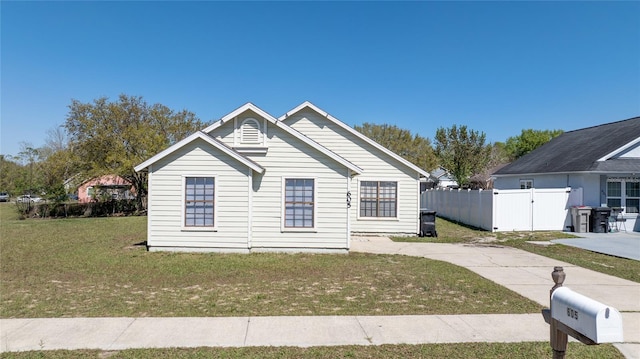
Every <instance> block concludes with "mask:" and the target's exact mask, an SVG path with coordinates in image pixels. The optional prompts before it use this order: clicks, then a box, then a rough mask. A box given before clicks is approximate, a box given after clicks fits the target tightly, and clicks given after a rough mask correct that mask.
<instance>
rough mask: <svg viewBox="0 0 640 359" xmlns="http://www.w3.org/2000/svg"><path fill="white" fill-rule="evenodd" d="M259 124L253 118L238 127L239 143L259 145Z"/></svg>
mask: <svg viewBox="0 0 640 359" xmlns="http://www.w3.org/2000/svg"><path fill="white" fill-rule="evenodd" d="M260 135H261V131H260V123H258V120H256V119H254V118H247V119H245V120H244V121H242V125H240V143H242V144H260V143H262V141H261V136H260Z"/></svg>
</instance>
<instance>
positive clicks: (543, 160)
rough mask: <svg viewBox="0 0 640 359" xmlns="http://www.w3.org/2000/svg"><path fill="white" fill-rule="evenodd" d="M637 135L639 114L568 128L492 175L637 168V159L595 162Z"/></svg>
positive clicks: (613, 170)
mask: <svg viewBox="0 0 640 359" xmlns="http://www.w3.org/2000/svg"><path fill="white" fill-rule="evenodd" d="M637 138H640V117H634V118H630V119H628V120H624V121H618V122H611V123H606V124H603V125H599V126H594V127H588V128H583V129H579V130H575V131H568V132H565V133H563V134H561V135H560V136H558V137H556V138H554V139H552V140H551V141H549V142H548V143H546V144H544V145H543V146H540V147H539V148H537V149H535V150H533V151H531V152H530V153H528V154H526V155H524V156H522V157H520V158H519V159H517V160H515V161H514V162H512V163H510V164H509V165H507V166H505V167H503V168H501V169H500V170H498V171H496V172H495V173H494V175H498V176H499V175H510V174H534V173H558V172H560V173H564V172H584V171H598V172H626V171H628V172H634V171H635V172H640V159H611V160H607V161H601V162H598V159H600V158H602V157H604V156H606V155H608V154H610V153H611V152H613V151H615V150H617V149H619V148H620V147H622V146H624V145H626V144H628V143H629V142H631V141H633V140H636V139H637Z"/></svg>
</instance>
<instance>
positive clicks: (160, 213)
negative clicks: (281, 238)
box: [147, 140, 251, 250]
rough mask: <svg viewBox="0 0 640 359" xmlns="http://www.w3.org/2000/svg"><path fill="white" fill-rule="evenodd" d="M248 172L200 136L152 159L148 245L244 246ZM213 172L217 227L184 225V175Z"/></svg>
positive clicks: (247, 231) (245, 244)
mask: <svg viewBox="0 0 640 359" xmlns="http://www.w3.org/2000/svg"><path fill="white" fill-rule="evenodd" d="M250 171H251V170H250V169H249V168H247V167H246V165H244V164H242V163H240V162H239V161H237V160H236V159H234V158H232V157H231V156H228V155H226V154H224V153H222V152H221V151H219V150H217V149H215V148H212V146H210V145H209V144H208V143H206V142H204V141H202V140H196V141H194V142H192V143H190V144H188V145H186V146H184V147H183V148H181V149H179V150H178V151H176V152H175V153H173V154H171V155H169V156H167V157H166V158H164V159H162V160H160V161H158V162H157V163H154V164H153V166H152V167H151V168H150V174H149V197H150V202H149V206H148V210H149V216H148V218H147V220H148V221H149V225H148V240H147V244H148V245H149V247H150V248H151V249H154V247H157V248H159V249H161V248H163V247H169V248H175V247H180V248H196V249H197V248H228V249H229V248H230V249H244V250H246V249H247V247H248V238H249V230H248V215H249V213H250V212H249V211H250V209H249V199H248V198H249V192H248V190H249V188H250V186H251V183H250V181H249V178H250ZM212 173H215V211H216V214H215V217H214V218H215V219H214V224H215V231H213V230H212V228H207V227H203V228H198V227H185V226H184V220H185V216H184V211H185V203H184V202H185V176H192V177H198V176H199V177H214V176H213V175H212Z"/></svg>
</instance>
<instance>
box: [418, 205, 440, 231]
mask: <svg viewBox="0 0 640 359" xmlns="http://www.w3.org/2000/svg"><path fill="white" fill-rule="evenodd" d="M427 235H428V236H431V237H437V236H438V232H436V211H434V210H430V209H421V210H420V237H424V236H427Z"/></svg>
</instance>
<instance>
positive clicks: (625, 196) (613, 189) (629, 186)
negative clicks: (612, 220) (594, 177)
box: [607, 179, 640, 213]
mask: <svg viewBox="0 0 640 359" xmlns="http://www.w3.org/2000/svg"><path fill="white" fill-rule="evenodd" d="M607 206H608V207H622V208H624V211H623V212H624V213H638V209H639V207H640V180H638V179H620V180H618V179H610V180H608V181H607Z"/></svg>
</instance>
